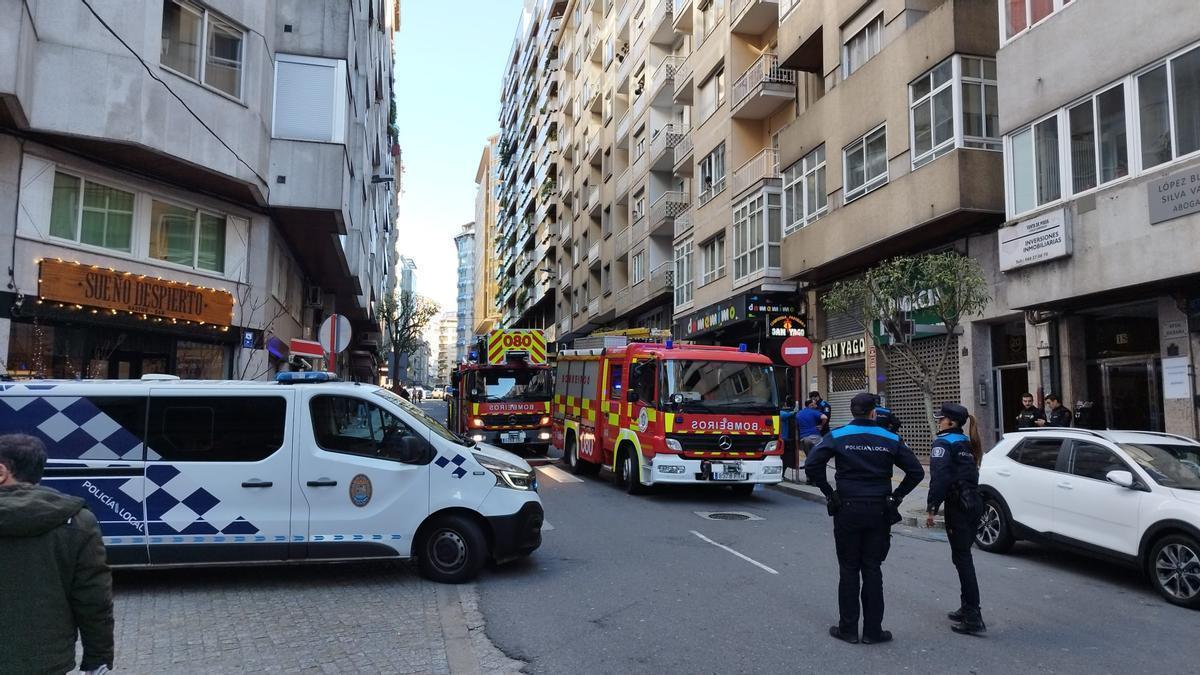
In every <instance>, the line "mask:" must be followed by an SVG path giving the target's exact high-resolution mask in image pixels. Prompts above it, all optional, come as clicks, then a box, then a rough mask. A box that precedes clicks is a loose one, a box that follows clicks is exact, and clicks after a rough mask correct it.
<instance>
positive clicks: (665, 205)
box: [650, 192, 690, 234]
mask: <svg viewBox="0 0 1200 675" xmlns="http://www.w3.org/2000/svg"><path fill="white" fill-rule="evenodd" d="M689 205H690V200H689V199H688V196H687V194H686V193H683V192H664V193H663V194H662V196H661V197H659V198H658V199H656V200H654V203H653V204H651V205H650V234H658V233H659V232H660V230H662V229H664V228H668V229H669V228H670V227H671V226H672V225H673V223H674V222H675V216H677V215H679V214H680V213H683V212H684V211H685V210H687V207H688V206H689Z"/></svg>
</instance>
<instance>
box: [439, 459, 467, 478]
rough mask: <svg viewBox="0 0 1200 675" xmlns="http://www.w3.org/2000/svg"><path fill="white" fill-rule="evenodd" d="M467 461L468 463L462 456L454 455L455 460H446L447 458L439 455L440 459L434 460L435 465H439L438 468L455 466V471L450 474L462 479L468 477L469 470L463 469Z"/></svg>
mask: <svg viewBox="0 0 1200 675" xmlns="http://www.w3.org/2000/svg"><path fill="white" fill-rule="evenodd" d="M466 461H467V458H466V457H463V456H462V455H458V454H456V455H454V458H453V459H446V458H445V457H443V456H441V455H438V458H437V459H435V460H433V463H434V464H437V465H438V466H440V467H441V468H443V469H445V468H447V467H449V466H450V465H451V464H453V465H454V469H453V470H452V471H451V472H450V474H451V475H453V476H454V477H455V478H462V477H463V476H465V475H467V470H466V469H464V468H462V465H463V463H465V462H466Z"/></svg>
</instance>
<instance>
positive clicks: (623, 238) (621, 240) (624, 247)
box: [613, 225, 632, 258]
mask: <svg viewBox="0 0 1200 675" xmlns="http://www.w3.org/2000/svg"><path fill="white" fill-rule="evenodd" d="M629 233H630V230H629V226H628V225H626V226H625V227H622V228H621V231H620V232H618V233H617V235H616V237H614V238H613V257H615V258H622V257H624V256H625V255H627V254H628V253H629V246H630V244H631V243H632V242H631V241H630V239H629Z"/></svg>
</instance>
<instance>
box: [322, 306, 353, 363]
mask: <svg viewBox="0 0 1200 675" xmlns="http://www.w3.org/2000/svg"><path fill="white" fill-rule="evenodd" d="M317 339H318V340H320V342H321V346H322V347H324V348H325V351H327V352H329V353H330V354H340V353H342V352H344V351H346V348H347V347H349V346H350V319H347V318H346V317H344V316H342V315H341V314H330V315H329V317H328V318H326V319H325V321H324V322H322V323H321V330H320V331H318V333H317Z"/></svg>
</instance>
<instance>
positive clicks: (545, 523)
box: [542, 520, 554, 532]
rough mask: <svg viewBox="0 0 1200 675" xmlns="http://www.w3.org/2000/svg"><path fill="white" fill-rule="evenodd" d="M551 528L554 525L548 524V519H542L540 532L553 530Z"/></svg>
mask: <svg viewBox="0 0 1200 675" xmlns="http://www.w3.org/2000/svg"><path fill="white" fill-rule="evenodd" d="M553 529H554V526H553V525H551V524H550V521H548V520H543V521H542V532H549V531H550V530H553Z"/></svg>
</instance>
